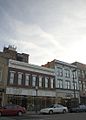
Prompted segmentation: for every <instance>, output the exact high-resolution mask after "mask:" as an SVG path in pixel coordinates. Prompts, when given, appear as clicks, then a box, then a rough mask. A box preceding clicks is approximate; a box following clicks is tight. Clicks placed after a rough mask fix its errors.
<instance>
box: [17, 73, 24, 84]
mask: <svg viewBox="0 0 86 120" xmlns="http://www.w3.org/2000/svg"><path fill="white" fill-rule="evenodd" d="M22 75H23V74H22V73H18V85H21V84H22Z"/></svg>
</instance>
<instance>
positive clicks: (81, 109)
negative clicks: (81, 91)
mask: <svg viewBox="0 0 86 120" xmlns="http://www.w3.org/2000/svg"><path fill="white" fill-rule="evenodd" d="M69 112H86V105H78V106H77V107H73V108H70V109H69Z"/></svg>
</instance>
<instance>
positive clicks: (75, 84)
mask: <svg viewBox="0 0 86 120" xmlns="http://www.w3.org/2000/svg"><path fill="white" fill-rule="evenodd" d="M74 87H75V90H77V82H75V81H74V82H73V89H74Z"/></svg>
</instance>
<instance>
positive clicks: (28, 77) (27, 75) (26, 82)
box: [25, 74, 30, 86]
mask: <svg viewBox="0 0 86 120" xmlns="http://www.w3.org/2000/svg"><path fill="white" fill-rule="evenodd" d="M29 80H30V74H25V85H26V86H28V85H29Z"/></svg>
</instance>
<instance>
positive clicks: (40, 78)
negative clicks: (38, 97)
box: [39, 76, 42, 87]
mask: <svg viewBox="0 0 86 120" xmlns="http://www.w3.org/2000/svg"><path fill="white" fill-rule="evenodd" d="M39 87H42V76H39Z"/></svg>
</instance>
